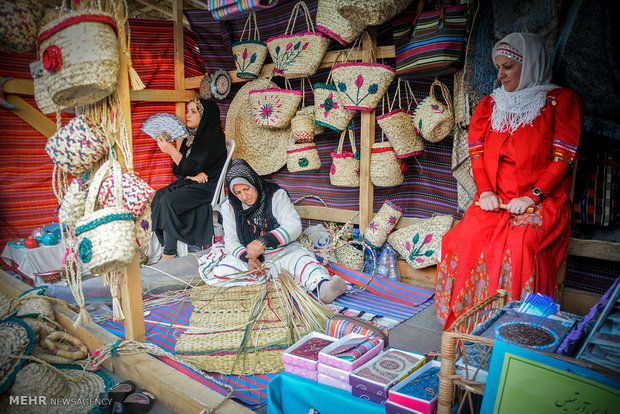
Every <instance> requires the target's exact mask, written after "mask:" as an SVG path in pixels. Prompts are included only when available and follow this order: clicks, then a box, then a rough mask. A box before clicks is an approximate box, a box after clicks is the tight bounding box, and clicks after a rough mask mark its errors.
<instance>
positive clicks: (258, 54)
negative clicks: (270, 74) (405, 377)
mask: <svg viewBox="0 0 620 414" xmlns="http://www.w3.org/2000/svg"><path fill="white" fill-rule="evenodd" d="M252 23H254V34H253V38H252V39H250V36H252ZM246 29H247V31H248V37H247V38H246V39H245V40H243V37H244V36H245V31H246ZM232 52H233V59H234V61H235V65H237V77H238V78H241V79H254V78H257V77H258V75H259V74H260V71H261V69H262V68H263V63H264V62H265V58H266V57H267V44H266V43H265V42H261V40H260V33H259V32H258V25H257V24H256V13H255V12H254V11H251V12H250V15H249V16H248V19H247V20H246V21H245V25H244V26H243V32H241V37H240V38H239V41H238V42H235V43H233V45H232Z"/></svg>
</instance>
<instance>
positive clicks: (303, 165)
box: [297, 157, 310, 168]
mask: <svg viewBox="0 0 620 414" xmlns="http://www.w3.org/2000/svg"><path fill="white" fill-rule="evenodd" d="M297 163H298V164H299V166H300V167H301V168H306V167H307V166H308V164H310V163H309V162H308V158H305V157H304V158H300V159H299V161H297Z"/></svg>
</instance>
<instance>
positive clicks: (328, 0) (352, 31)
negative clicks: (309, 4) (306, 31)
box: [316, 0, 366, 46]
mask: <svg viewBox="0 0 620 414" xmlns="http://www.w3.org/2000/svg"><path fill="white" fill-rule="evenodd" d="M339 2H340V0H319V3H318V5H317V9H316V30H318V31H319V32H321V33H324V34H325V35H327V36H329V37H330V38H332V39H334V40H335V41H336V42H338V43H340V44H341V45H343V46H346V45H348V44H349V43H351V42H352V41H354V40H355V39H357V37H358V36H359V35H360V34H361V33H362V32H363V31H364V29H366V25H363V24H360V23H358V22H352V21H350V20H347V19H345V18H344V17H342V16H341V15H340V13H338V11H337V10H336V5H337V4H338V3H339Z"/></svg>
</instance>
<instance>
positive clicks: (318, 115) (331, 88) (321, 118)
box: [314, 52, 355, 132]
mask: <svg viewBox="0 0 620 414" xmlns="http://www.w3.org/2000/svg"><path fill="white" fill-rule="evenodd" d="M341 54H342V52H341V53H338V55H337V56H336V58H335V59H334V63H333V64H332V68H333V67H334V65H335V64H336V62H337V61H338V58H339V57H340V55H341ZM353 115H355V111H353V110H350V109H344V105H343V102H342V100H341V99H340V95H339V94H338V92H337V91H336V85H334V83H333V81H332V72H331V71H330V72H329V75H327V80H326V81H325V83H315V84H314V123H315V124H317V125H321V126H324V127H326V128H329V129H333V130H334V131H338V132H342V131H344V130H345V129H346V128H347V125H349V121H351V119H353Z"/></svg>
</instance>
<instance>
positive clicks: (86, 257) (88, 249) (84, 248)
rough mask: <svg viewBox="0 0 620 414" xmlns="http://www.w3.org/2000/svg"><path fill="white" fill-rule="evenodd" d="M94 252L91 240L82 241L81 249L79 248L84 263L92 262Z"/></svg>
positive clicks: (84, 239)
mask: <svg viewBox="0 0 620 414" xmlns="http://www.w3.org/2000/svg"><path fill="white" fill-rule="evenodd" d="M92 250H93V243H92V242H91V241H90V240H89V239H87V238H86V237H84V238H83V239H82V241H81V242H80V247H79V248H78V253H79V255H80V260H81V261H82V262H83V263H88V262H90V259H92Z"/></svg>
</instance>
